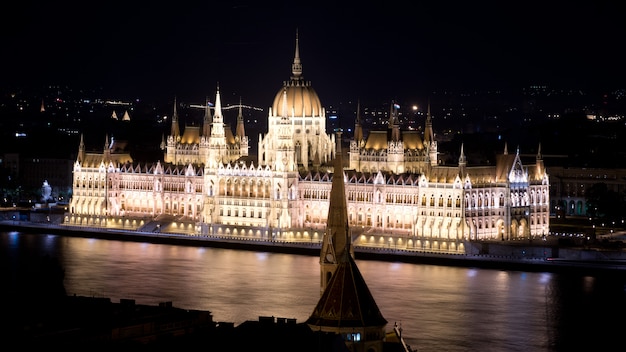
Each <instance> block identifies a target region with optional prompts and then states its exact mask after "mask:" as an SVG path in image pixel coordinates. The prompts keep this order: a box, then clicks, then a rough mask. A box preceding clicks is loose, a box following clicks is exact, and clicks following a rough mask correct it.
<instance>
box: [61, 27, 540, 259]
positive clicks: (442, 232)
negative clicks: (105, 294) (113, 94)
mask: <svg viewBox="0 0 626 352" xmlns="http://www.w3.org/2000/svg"><path fill="white" fill-rule="evenodd" d="M298 45H299V44H298V40H297V37H296V49H295V58H294V61H293V64H292V76H291V79H290V80H289V81H286V82H284V84H283V87H282V88H281V89H280V90H279V91H278V93H277V94H276V97H275V98H274V101H273V105H272V106H271V108H270V109H269V114H268V126H269V127H268V132H267V133H266V134H265V135H260V136H259V141H258V158H257V161H256V163H255V162H254V161H252V160H250V159H251V158H249V156H248V143H249V138H248V136H246V135H245V129H244V125H243V118H242V117H241V111H240V116H239V118H238V120H237V126H236V129H235V132H234V133H233V132H232V131H231V130H230V127H229V126H228V125H227V124H225V123H224V120H223V116H222V111H221V100H220V93H219V89H218V91H217V94H216V100H215V101H216V104H215V107H214V109H213V110H214V112H213V114H212V115H211V112H210V110H209V108H208V105H209V104H208V103H207V109H206V113H205V117H204V123H203V126H202V128H199V127H195V126H186V127H185V128H184V131H182V133H181V131H180V127H179V125H178V119H177V113H176V104H175V105H174V114H173V119H172V126H171V132H170V135H169V136H167V139H164V140H163V141H162V143H161V147H162V149H164V161H163V162H156V163H153V164H135V163H134V162H133V160H132V159H131V158H130V156H129V155H128V154H124V153H116V152H115V150H114V149H113V143H109V141H108V138H107V141H106V143H105V147H104V151H103V153H96V154H88V153H86V152H85V151H84V145H83V143H82V141H81V146H80V150H79V155H78V158H77V161H76V162H75V165H74V175H73V198H72V200H71V203H70V209H69V213H68V214H67V216H66V221H65V222H66V223H67V224H70V225H86V226H106V227H129V226H130V227H131V228H134V229H140V228H141V230H152V228H151V227H150V226H153V227H154V226H157V225H155V224H157V223H158V226H162V225H163V226H165V224H166V223H165V222H166V221H181V222H183V221H184V222H186V223H187V224H188V225H189V226H190V228H187V229H179V230H178V232H184V233H189V234H193V235H200V236H206V235H210V236H217V235H219V236H228V235H236V236H250V237H254V238H263V239H283V240H301V241H320V240H321V238H322V237H321V235H320V234H321V233H322V232H323V230H324V228H325V227H326V220H327V217H328V212H329V201H330V191H331V184H332V179H333V174H334V168H333V165H332V164H333V163H332V160H333V159H334V155H335V153H336V152H338V151H337V150H336V140H337V139H336V137H335V135H333V134H327V132H326V116H325V110H324V108H322V104H321V102H320V100H319V97H318V96H317V93H316V92H315V90H314V89H313V87H312V86H311V84H310V82H308V81H305V80H304V79H303V77H302V65H301V62H300V56H299V50H298ZM393 109H395V107H394V108H393ZM347 154H348V157H347V158H345V160H347V164H344V165H343V166H344V175H343V177H344V180H345V190H346V197H347V199H346V200H347V212H348V213H347V217H348V222H349V225H350V227H351V231H352V240H353V243H354V244H355V245H356V246H359V245H362V246H378V247H389V248H396V249H402V248H405V249H411V250H424V251H435V252H448V253H450V252H451V253H462V252H464V250H465V249H464V244H463V243H464V241H467V240H476V239H498V240H501V239H504V240H509V239H521V238H532V237H535V236H542V235H544V234H547V233H548V231H549V203H550V202H549V182H548V175H547V173H546V171H545V167H544V165H543V160H542V156H541V151H540V150H539V153H538V154H537V158H536V163H535V164H533V165H523V164H522V162H521V159H520V156H519V151H516V153H514V154H509V153H508V151H507V148H506V146H505V147H504V152H503V153H502V154H501V155H499V156H498V157H497V160H496V163H495V165H493V166H468V165H466V159H465V155H464V153H463V147H461V152H460V158H459V161H458V165H457V166H442V165H440V164H439V161H438V159H437V155H438V154H437V142H436V141H435V139H434V133H433V129H432V120H431V116H430V113H428V115H427V119H426V126H425V134H424V136H423V137H422V136H421V135H420V134H419V132H417V131H401V130H400V128H399V124H398V121H397V114H396V111H395V110H392V113H391V114H390V119H389V125H388V128H387V129H386V130H384V131H369V133H368V135H367V137H364V133H363V131H362V128H361V126H360V117H359V113H358V111H357V118H356V126H355V135H354V139H353V140H352V141H351V142H350V146H349V151H348V153H347ZM129 221H131V222H133V224H134V225H133V224H130V225H129V224H128V222H129ZM159 228H160V229H161V230H165V228H164V227H159Z"/></svg>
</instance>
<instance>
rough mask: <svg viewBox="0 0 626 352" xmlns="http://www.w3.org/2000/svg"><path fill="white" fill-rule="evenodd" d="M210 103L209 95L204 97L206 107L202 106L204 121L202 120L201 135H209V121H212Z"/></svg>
mask: <svg viewBox="0 0 626 352" xmlns="http://www.w3.org/2000/svg"><path fill="white" fill-rule="evenodd" d="M210 105H211V103H210V102H209V97H206V107H205V108H204V121H203V122H202V135H203V136H205V137H208V136H210V135H211V123H213V118H212V117H211V107H210Z"/></svg>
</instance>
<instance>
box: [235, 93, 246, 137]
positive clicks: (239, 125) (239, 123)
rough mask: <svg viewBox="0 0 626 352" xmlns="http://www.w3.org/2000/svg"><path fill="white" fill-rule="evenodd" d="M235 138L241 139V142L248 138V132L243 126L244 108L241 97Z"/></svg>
mask: <svg viewBox="0 0 626 352" xmlns="http://www.w3.org/2000/svg"><path fill="white" fill-rule="evenodd" d="M235 136H237V137H239V140H243V139H244V137H245V136H246V131H245V129H244V125H243V107H242V105H241V97H239V114H238V115H237V128H236V129H235Z"/></svg>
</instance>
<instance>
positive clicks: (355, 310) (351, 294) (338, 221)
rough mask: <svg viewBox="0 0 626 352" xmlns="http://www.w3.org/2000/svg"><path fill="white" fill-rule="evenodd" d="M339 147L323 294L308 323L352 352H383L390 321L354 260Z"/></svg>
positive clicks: (323, 264) (324, 246) (323, 257)
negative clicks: (333, 335)
mask: <svg viewBox="0 0 626 352" xmlns="http://www.w3.org/2000/svg"><path fill="white" fill-rule="evenodd" d="M337 140H339V141H341V132H338V136H337ZM338 143H340V142H338ZM339 145H340V144H338V147H337V153H336V157H335V162H334V165H335V171H334V174H333V180H332V187H331V191H330V206H329V209H328V219H327V230H326V232H325V233H324V240H323V244H322V251H321V256H320V269H321V271H322V275H321V276H322V277H321V281H322V282H321V288H322V292H321V296H320V300H319V301H318V303H317V305H316V307H315V309H314V310H313V313H312V314H311V316H310V317H309V318H308V319H307V321H306V324H307V325H308V326H309V328H310V329H311V330H312V331H319V332H329V333H335V334H337V335H340V336H341V338H342V339H343V341H344V343H345V344H346V347H347V348H348V350H350V351H362V352H366V351H367V352H370V351H371V352H382V351H383V346H384V342H385V339H386V333H385V327H386V325H387V320H386V319H385V318H384V317H383V315H382V313H381V312H380V309H379V308H378V305H377V304H376V301H375V300H374V297H373V296H372V293H371V292H370V290H369V288H368V287H367V284H366V283H365V279H364V278H363V276H362V275H361V272H360V271H359V268H358V267H357V265H356V262H355V261H354V252H353V247H352V242H351V237H350V233H349V228H348V221H347V220H348V218H347V205H346V204H347V203H346V193H345V181H344V174H343V166H342V160H341V159H342V158H341V148H340V147H339Z"/></svg>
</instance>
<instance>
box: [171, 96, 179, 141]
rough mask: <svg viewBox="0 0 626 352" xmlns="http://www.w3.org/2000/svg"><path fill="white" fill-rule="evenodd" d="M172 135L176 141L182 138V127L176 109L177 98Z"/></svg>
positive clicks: (173, 114)
mask: <svg viewBox="0 0 626 352" xmlns="http://www.w3.org/2000/svg"><path fill="white" fill-rule="evenodd" d="M170 135H171V136H172V137H173V138H174V140H175V141H178V139H179V138H180V127H179V126H178V110H177V109H176V98H174V112H173V113H172V131H171V132H170Z"/></svg>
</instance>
